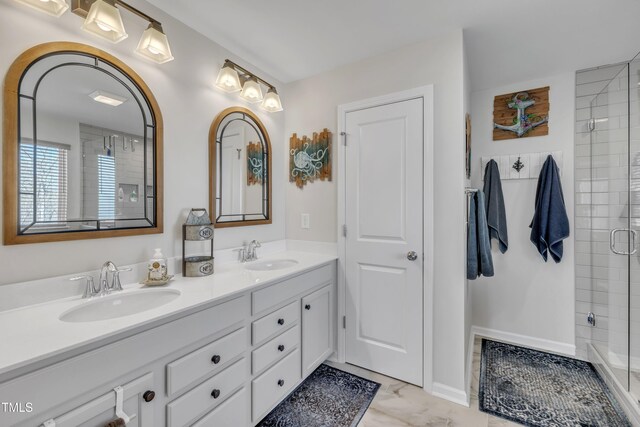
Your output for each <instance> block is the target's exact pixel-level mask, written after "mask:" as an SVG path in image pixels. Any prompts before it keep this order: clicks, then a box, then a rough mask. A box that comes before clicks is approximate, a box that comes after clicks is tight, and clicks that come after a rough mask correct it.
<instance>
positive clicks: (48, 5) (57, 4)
mask: <svg viewBox="0 0 640 427" xmlns="http://www.w3.org/2000/svg"><path fill="white" fill-rule="evenodd" d="M16 1H17V2H18V3H22V4H25V5H27V6H29V7H31V8H33V9H36V10H39V11H40V12H44V13H47V14H49V15H52V16H56V17H58V16H60V15H62V14H63V13H65V12H66V11H67V9H69V5H68V4H67V2H66V0H16Z"/></svg>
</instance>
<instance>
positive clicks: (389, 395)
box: [327, 338, 520, 427]
mask: <svg viewBox="0 0 640 427" xmlns="http://www.w3.org/2000/svg"><path fill="white" fill-rule="evenodd" d="M481 344H482V339H481V338H476V340H475V343H474V349H473V362H472V368H473V369H472V371H473V373H472V383H471V407H470V408H467V407H465V406H462V405H458V404H456V403H453V402H449V401H448V400H445V399H441V398H438V397H435V396H432V395H430V394H428V393H425V392H424V391H423V390H422V389H421V388H419V387H416V386H414V385H411V384H407V383H405V382H402V381H399V380H396V379H394V378H389V377H386V376H384V375H380V374H378V373H375V372H371V371H368V370H366V369H362V368H360V367H357V366H353V365H347V364H341V363H329V362H327V364H329V365H332V366H335V367H336V368H338V369H342V370H344V371H348V372H351V373H353V374H355V375H359V376H361V377H363V378H367V379H370V380H372V381H376V382H379V383H380V384H381V386H380V390H379V391H378V394H377V395H376V397H375V399H374V400H373V402H371V406H369V409H368V410H367V412H366V413H365V414H364V417H362V420H361V421H360V423H359V424H358V427H396V426H397V427H407V426H409V427H425V426H428V427H458V426H460V427H497V426H500V427H504V426H520V424H516V423H512V422H510V421H507V420H504V419H502V418H498V417H494V416H493V415H489V414H486V413H484V412H480V410H479V409H478V382H479V380H480V350H481Z"/></svg>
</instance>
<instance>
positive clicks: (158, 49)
mask: <svg viewBox="0 0 640 427" xmlns="http://www.w3.org/2000/svg"><path fill="white" fill-rule="evenodd" d="M136 53H137V54H138V55H142V56H144V57H145V58H148V59H151V60H152V61H155V62H157V63H158V64H164V63H165V62H169V61H173V55H171V48H170V47H169V40H168V39H167V36H166V34H165V33H164V31H162V25H160V23H159V22H156V21H153V22H151V23H149V26H148V27H147V29H146V30H144V33H142V38H141V39H140V42H139V43H138V47H137V48H136Z"/></svg>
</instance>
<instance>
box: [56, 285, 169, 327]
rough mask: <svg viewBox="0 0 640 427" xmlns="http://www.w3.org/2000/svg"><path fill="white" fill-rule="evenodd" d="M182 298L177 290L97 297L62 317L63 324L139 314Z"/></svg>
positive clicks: (152, 290)
mask: <svg viewBox="0 0 640 427" xmlns="http://www.w3.org/2000/svg"><path fill="white" fill-rule="evenodd" d="M179 296H180V291H179V290H177V289H141V290H137V291H131V292H126V293H122V292H117V293H114V294H111V295H107V296H104V297H96V298H94V299H91V300H89V301H87V302H85V303H83V304H81V305H79V306H77V307H73V308H71V309H69V310H67V311H65V312H64V313H62V314H61V315H60V320H62V321H63V322H74V323H78V322H95V321H97V320H107V319H114V318H116V317H122V316H128V315H131V314H137V313H140V312H142V311H147V310H151V309H152V308H156V307H160V306H162V305H165V304H168V303H170V302H171V301H173V300H175V299H176V298H178V297H179Z"/></svg>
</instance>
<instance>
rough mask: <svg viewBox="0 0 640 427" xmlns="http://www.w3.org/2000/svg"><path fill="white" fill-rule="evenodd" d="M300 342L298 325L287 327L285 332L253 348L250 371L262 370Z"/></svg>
mask: <svg viewBox="0 0 640 427" xmlns="http://www.w3.org/2000/svg"><path fill="white" fill-rule="evenodd" d="M298 344H300V327H299V326H298V325H296V326H294V327H293V328H291V329H289V330H288V331H287V332H285V333H283V334H280V335H278V336H277V337H275V338H273V339H272V340H270V341H268V342H267V343H266V344H264V345H263V346H262V347H260V348H258V349H256V350H253V353H252V354H251V356H252V357H251V367H252V372H253V373H254V374H256V373H257V372H260V371H262V370H263V369H264V368H266V367H267V366H269V365H271V364H272V363H273V362H275V361H277V360H279V359H281V358H282V356H284V355H285V354H287V353H288V352H290V351H291V349H293V348H294V347H296V346H298Z"/></svg>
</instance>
